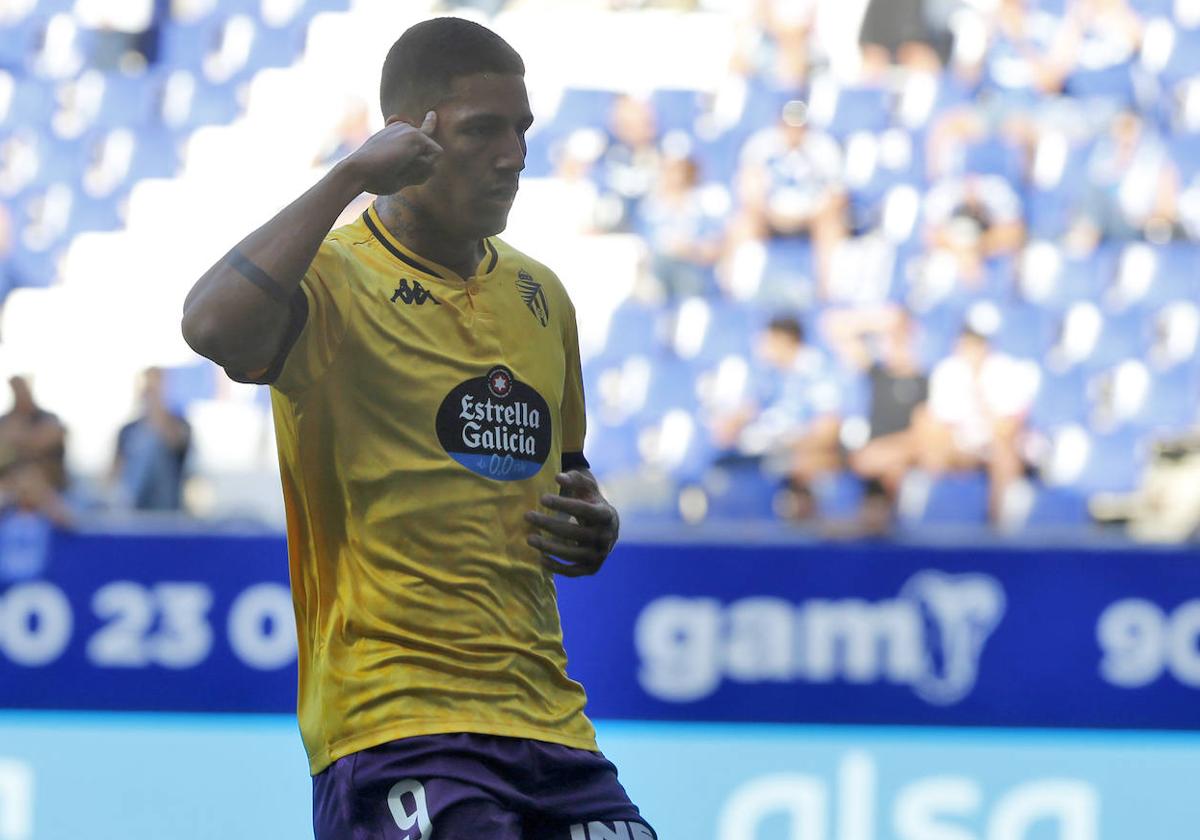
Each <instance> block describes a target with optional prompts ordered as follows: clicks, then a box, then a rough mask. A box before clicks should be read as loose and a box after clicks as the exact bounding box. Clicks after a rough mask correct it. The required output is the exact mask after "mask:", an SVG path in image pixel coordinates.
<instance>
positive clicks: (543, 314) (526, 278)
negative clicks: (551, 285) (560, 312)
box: [517, 269, 550, 327]
mask: <svg viewBox="0 0 1200 840" xmlns="http://www.w3.org/2000/svg"><path fill="white" fill-rule="evenodd" d="M517 291H519V292H520V293H521V299H522V300H524V301H525V305H526V306H528V307H529V311H530V312H532V313H533V317H535V318H537V319H538V323H539V324H541V325H542V326H543V327H544V326H546V324H548V323H550V306H549V304H547V303H546V292H545V291H544V290H543V289H542V284H541V283H539V282H537V281H536V280H534V279H533V275H531V274H530V273H529V272H528V271H526V270H525V269H521V270H520V271H518V272H517Z"/></svg>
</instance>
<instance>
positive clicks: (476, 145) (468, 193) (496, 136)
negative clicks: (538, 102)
mask: <svg viewBox="0 0 1200 840" xmlns="http://www.w3.org/2000/svg"><path fill="white" fill-rule="evenodd" d="M532 123H533V115H532V114H531V113H530V109H529V95H528V94H527V93H526V91H525V80H524V79H522V78H521V77H520V76H508V75H497V74H494V73H480V74H476V75H473V76H461V77H459V78H457V79H455V80H454V83H453V85H452V86H451V89H450V96H449V97H448V98H447V99H446V100H445V101H443V102H442V103H441V104H440V105H438V107H437V130H436V131H435V132H434V139H435V140H437V142H438V143H439V144H441V147H442V157H441V158H440V159H439V161H438V163H437V166H436V167H435V169H434V172H433V175H432V177H430V179H429V180H428V181H426V182H425V184H424V185H423V186H422V187H420V193H419V200H420V203H421V204H422V206H423V207H424V209H425V210H426V211H427V212H428V213H429V214H430V215H431V216H432V217H433V219H434V221H435V222H437V224H438V226H439V227H440V228H442V229H443V230H445V231H446V232H447V233H448V234H451V235H452V236H454V237H456V238H457V237H461V238H464V239H480V238H483V237H485V236H491V235H492V234H494V233H499V232H500V231H502V230H504V228H505V227H506V226H507V225H508V212H509V210H511V209H512V203H513V199H514V198H515V197H516V194H517V180H518V177H519V176H520V173H521V170H522V169H524V168H525V132H526V131H527V130H528V129H529V126H530V125H531V124H532Z"/></svg>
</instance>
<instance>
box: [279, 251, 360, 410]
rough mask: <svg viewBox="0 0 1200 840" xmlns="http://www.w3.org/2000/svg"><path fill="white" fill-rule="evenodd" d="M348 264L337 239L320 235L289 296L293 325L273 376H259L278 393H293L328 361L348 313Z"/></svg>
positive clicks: (337, 345)
mask: <svg viewBox="0 0 1200 840" xmlns="http://www.w3.org/2000/svg"><path fill="white" fill-rule="evenodd" d="M348 270H349V266H348V265H347V264H346V260H344V259H343V256H342V253H341V245H340V244H338V242H337V241H336V240H334V239H326V240H325V241H324V242H323V244H322V246H320V250H319V251H318V252H317V257H316V258H314V259H313V262H312V265H310V266H308V271H306V272H305V276H304V280H302V281H300V290H299V293H298V295H296V299H295V300H294V301H293V329H292V330H290V332H289V335H288V336H287V340H286V341H284V346H283V347H282V348H281V358H280V359H278V360H277V364H276V365H275V366H274V367H275V371H272V372H274V373H275V376H274V377H265V378H264V380H265V382H268V383H270V384H271V385H274V386H275V388H276V389H277V390H278V391H281V392H283V394H288V395H295V394H299V392H300V391H302V390H305V389H306V388H308V386H310V385H311V384H313V383H314V382H317V380H318V379H320V377H322V376H323V374H324V373H325V371H326V370H328V368H329V366H330V364H332V361H334V358H335V356H336V355H337V350H338V348H340V347H341V344H342V340H343V338H344V337H346V328H347V322H348V319H349V311H350V293H349V277H348Z"/></svg>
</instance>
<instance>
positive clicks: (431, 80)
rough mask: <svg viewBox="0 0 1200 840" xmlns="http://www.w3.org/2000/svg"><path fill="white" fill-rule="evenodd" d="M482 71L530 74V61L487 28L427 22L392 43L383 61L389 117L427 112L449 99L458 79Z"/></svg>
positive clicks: (383, 100)
mask: <svg viewBox="0 0 1200 840" xmlns="http://www.w3.org/2000/svg"><path fill="white" fill-rule="evenodd" d="M476 73H501V74H504V75H513V76H524V75H525V62H524V61H522V60H521V56H520V55H519V54H518V53H517V51H516V50H514V49H513V48H512V47H511V46H510V45H509V43H508V42H507V41H505V40H504V39H503V38H501V37H500V36H499V35H497V34H496V33H495V32H493V31H492V30H490V29H488V28H487V27H486V26H480V25H479V24H478V23H473V22H471V21H469V20H463V19H462V18H455V17H439V18H432V19H431V20H426V21H422V22H421V23H418V24H416V25H415V26H412V27H410V28H409V29H407V30H406V31H405V32H404V34H403V35H401V36H400V37H399V39H397V41H396V43H394V44H392V48H391V49H390V50H388V54H387V58H386V59H384V61H383V73H382V78H381V79H380V82H379V104H380V107H381V108H382V109H383V116H384V118H385V119H386V118H387V117H390V116H392V115H394V114H401V113H408V114H412V115H415V116H418V117H419V116H424V113H425V112H426V111H428V110H430V109H431V108H433V107H434V106H435V105H437V104H438V103H439V102H441V101H442V100H443V99H445V97H446V96H447V94H449V93H450V86H451V84H452V83H453V82H454V80H455V79H456V78H458V77H459V76H472V75H474V74H476Z"/></svg>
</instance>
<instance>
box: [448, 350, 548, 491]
mask: <svg viewBox="0 0 1200 840" xmlns="http://www.w3.org/2000/svg"><path fill="white" fill-rule="evenodd" d="M550 431H551V427H550V407H549V406H548V405H547V404H546V401H545V400H544V399H543V398H542V395H541V394H539V393H538V392H537V391H535V390H534V389H533V388H531V387H530V386H528V385H526V384H525V383H524V382H518V381H517V379H516V377H515V376H513V373H512V371H511V370H509V369H508V368H506V367H505V366H504V365H496V366H495V367H494V368H492V369H491V370H490V371H488V373H487V375H486V376H479V377H476V378H475V379H468V380H467V381H466V382H463V383H462V384H461V385H459V386H458V387H456V388H455V389H454V390H452V391H451V392H450V393H449V394H447V395H446V398H445V399H444V400H442V404H441V406H440V407H439V408H438V413H437V435H438V441H439V442H440V443H441V444H442V448H443V449H445V450H446V454H448V455H449V456H450V457H451V458H453V459H454V460H455V461H457V462H458V463H460V464H462V465H463V466H464V467H466V468H467V469H469V470H470V471H471V472H473V473H476V474H478V475H482V476H484V477H486V478H493V479H496V480H497V481H517V480H519V479H522V478H529V477H530V476H533V475H536V474H537V472H538V471H539V470H540V469H541V468H542V464H544V463H546V456H547V455H549V454H550V441H551V434H550Z"/></svg>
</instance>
